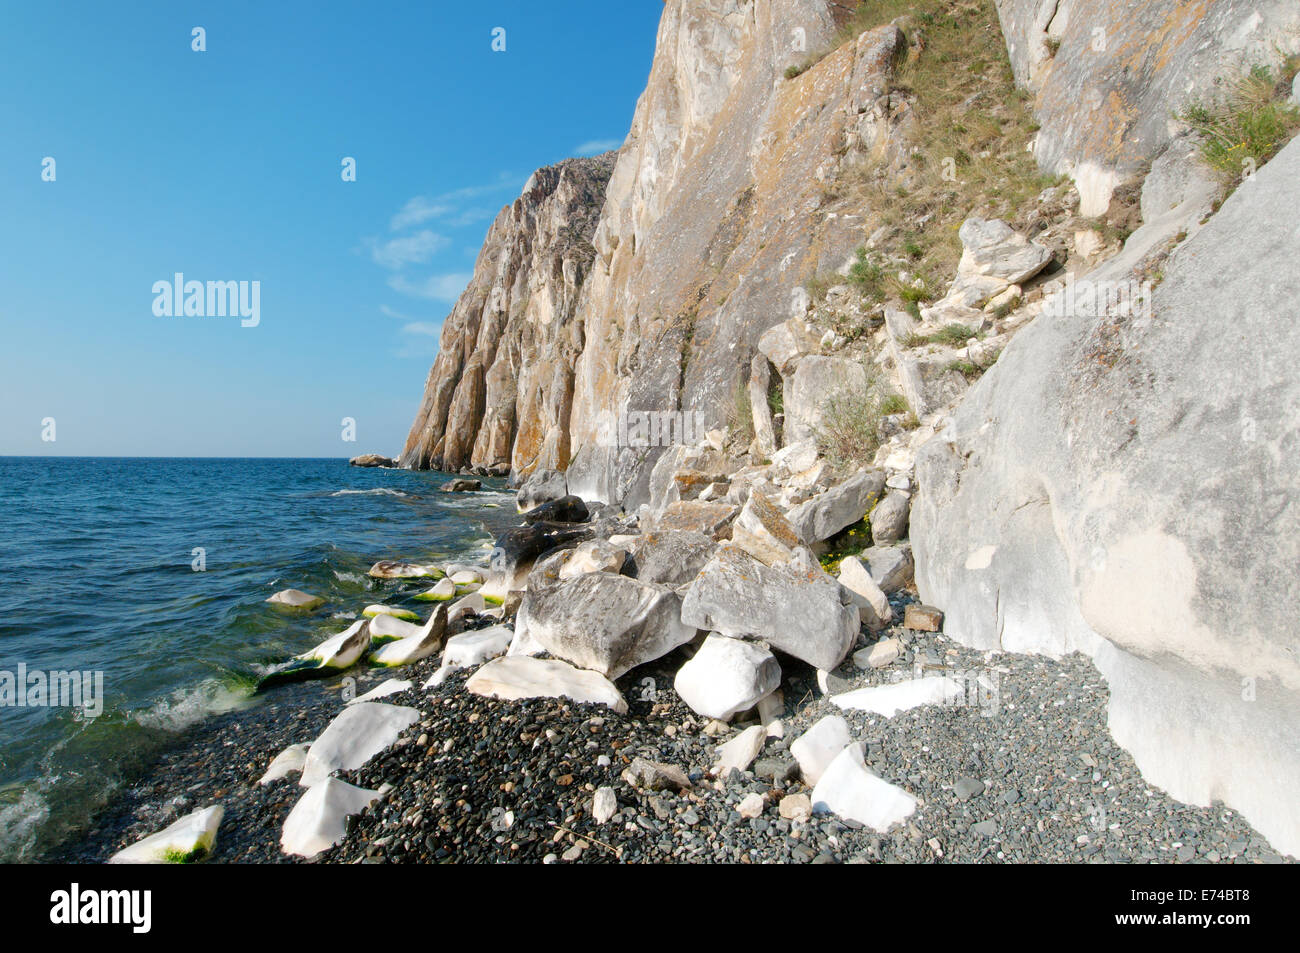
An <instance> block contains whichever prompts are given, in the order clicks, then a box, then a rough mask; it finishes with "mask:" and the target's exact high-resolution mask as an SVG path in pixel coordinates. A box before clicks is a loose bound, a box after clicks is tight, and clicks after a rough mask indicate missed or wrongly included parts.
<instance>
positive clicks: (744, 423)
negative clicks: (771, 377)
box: [727, 378, 754, 446]
mask: <svg viewBox="0 0 1300 953" xmlns="http://www.w3.org/2000/svg"><path fill="white" fill-rule="evenodd" d="M727 426H729V427H730V428H731V430H732V432H733V433H734V434H736V435H737V436H738V437H739V438H740V441H741V443H743V444H744V445H746V446H748V445H749V443H750V442H751V441H752V440H753V439H754V407H753V405H752V404H751V403H750V402H749V387H748V386H746V384H745V382H744V380H742V379H741V378H736V383H735V385H734V386H732V388H731V406H729V407H728V408H727Z"/></svg>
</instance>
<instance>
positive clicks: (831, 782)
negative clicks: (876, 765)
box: [812, 743, 917, 834]
mask: <svg viewBox="0 0 1300 953" xmlns="http://www.w3.org/2000/svg"><path fill="white" fill-rule="evenodd" d="M812 802H813V811H814V812H816V813H818V814H825V813H831V814H837V815H839V816H840V817H842V818H845V819H847V820H853V821H857V822H858V823H859V824H865V825H866V826H867V827H870V828H871V829H872V830H873V831H876V832H877V833H880V834H883V833H885V832H886V831H888V830H889V829H890V828H891V827H893V826H894V825H895V824H898V823H900V822H901V821H903V820H905V819H906V818H907V817H909V816H910V815H911V814H912V812H913V811H915V810H916V804H917V801H916V798H914V797H913V796H912V795H910V794H908V793H907V792H906V791H904V790H903V789H902V788H900V787H898V786H897V785H893V784H890V783H889V782H888V781H886V780H884V779H883V778H881V777H879V776H878V775H876V774H875V773H873V772H872V771H871V770H870V769H869V768H867V766H866V764H865V763H864V762H863V759H862V745H861V744H860V743H858V744H851V745H848V746H846V747H845V748H844V750H842V751H841V752H840V753H839V754H838V755H837V756H836V757H835V760H834V761H832V762H831V763H830V764H829V765H828V766H827V768H826V770H825V772H824V773H823V774H822V776H821V780H819V781H818V782H817V785H816V786H815V787H814V788H813V793H812Z"/></svg>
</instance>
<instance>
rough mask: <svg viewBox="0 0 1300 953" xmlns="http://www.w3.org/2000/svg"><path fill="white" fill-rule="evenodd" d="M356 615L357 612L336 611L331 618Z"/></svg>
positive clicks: (344, 617)
mask: <svg viewBox="0 0 1300 953" xmlns="http://www.w3.org/2000/svg"><path fill="white" fill-rule="evenodd" d="M356 617H357V614H356V613H355V612H336V613H334V614H333V615H332V616H330V618H331V619H355V618H356Z"/></svg>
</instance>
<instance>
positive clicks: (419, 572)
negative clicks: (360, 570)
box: [367, 559, 442, 579]
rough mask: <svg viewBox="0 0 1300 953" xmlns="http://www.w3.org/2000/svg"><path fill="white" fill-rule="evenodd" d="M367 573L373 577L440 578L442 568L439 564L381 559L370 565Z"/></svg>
mask: <svg viewBox="0 0 1300 953" xmlns="http://www.w3.org/2000/svg"><path fill="white" fill-rule="evenodd" d="M367 575H369V576H370V577H371V578H372V579H440V578H441V577H442V570H441V569H439V568H438V567H437V566H427V565H422V564H420V563H407V562H402V561H400V560H394V559H381V560H380V561H379V562H377V563H375V564H374V565H373V566H371V567H370V571H369V573H367Z"/></svg>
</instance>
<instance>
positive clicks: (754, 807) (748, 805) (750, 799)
mask: <svg viewBox="0 0 1300 953" xmlns="http://www.w3.org/2000/svg"><path fill="white" fill-rule="evenodd" d="M766 807H767V801H765V800H764V799H763V795H761V794H756V793H754V794H746V795H745V796H744V797H743V798H741V801H740V803H739V804H737V805H736V812H737V813H738V814H739V815H740V816H741V817H759V816H761V815H762V813H763V810H764V809H765V808H766Z"/></svg>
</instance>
